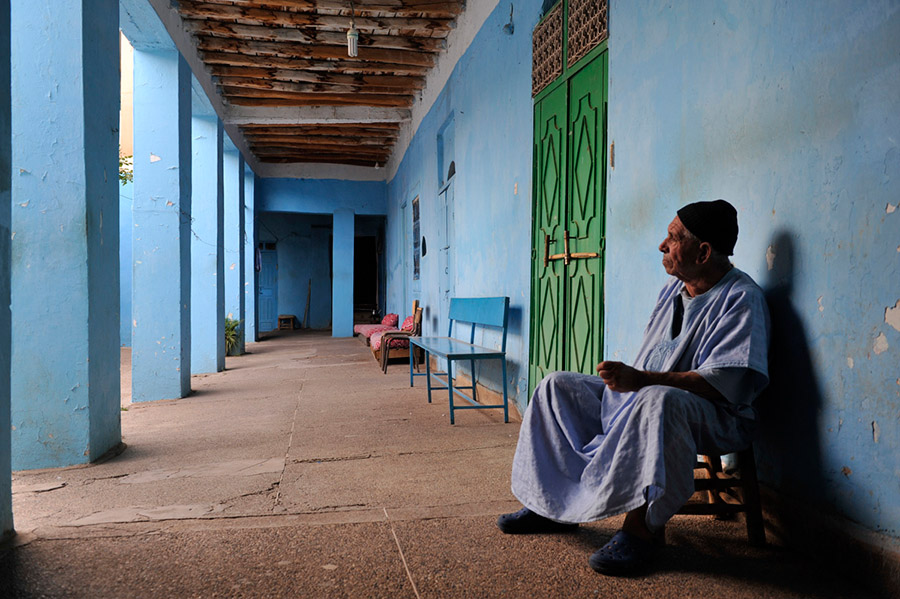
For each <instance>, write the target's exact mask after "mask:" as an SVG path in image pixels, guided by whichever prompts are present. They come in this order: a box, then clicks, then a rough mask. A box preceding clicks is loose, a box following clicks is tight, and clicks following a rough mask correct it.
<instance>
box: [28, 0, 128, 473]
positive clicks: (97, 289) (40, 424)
mask: <svg viewBox="0 0 900 599" xmlns="http://www.w3.org/2000/svg"><path fill="white" fill-rule="evenodd" d="M116 6H117V5H116V3H115V2H114V1H113V0H91V1H85V2H72V3H62V4H61V3H58V2H53V1H51V0H40V1H35V2H30V3H27V5H26V3H21V2H17V3H15V5H14V6H13V9H12V13H11V15H12V23H13V24H14V26H13V27H12V50H11V54H12V63H13V68H12V131H13V136H14V138H15V140H16V143H15V146H14V147H13V165H14V170H15V172H16V173H17V175H16V177H15V179H14V181H13V194H12V195H13V205H14V206H15V209H14V210H13V213H12V232H11V233H10V237H11V238H12V250H11V251H12V266H11V268H12V272H13V274H12V291H11V294H12V306H13V314H14V318H13V323H12V336H13V339H14V342H13V344H12V358H11V359H12V366H11V370H12V377H11V378H12V390H11V393H12V425H11V426H12V442H13V453H12V461H13V468H14V469H24V468H44V467H56V466H65V465H70V464H76V463H83V462H87V461H89V460H93V459H96V458H98V457H100V456H101V455H103V454H104V453H105V452H106V451H107V450H109V449H110V448H112V447H113V446H115V445H116V444H118V443H119V440H120V436H121V435H120V432H121V430H120V421H119V418H120V412H119V313H118V309H119V299H118V292H119V267H118V263H117V261H118V257H119V244H118V236H119V223H118V212H119V206H118V189H117V187H118V177H117V171H118V167H117V153H118V119H119V76H118V73H119V65H118V44H119V40H118V10H116ZM60 298H65V301H60ZM61 331H64V334H61Z"/></svg>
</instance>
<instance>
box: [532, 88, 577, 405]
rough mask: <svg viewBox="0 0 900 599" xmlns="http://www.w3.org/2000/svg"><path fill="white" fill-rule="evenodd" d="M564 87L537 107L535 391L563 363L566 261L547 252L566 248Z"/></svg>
mask: <svg viewBox="0 0 900 599" xmlns="http://www.w3.org/2000/svg"><path fill="white" fill-rule="evenodd" d="M566 129H567V126H566V89H565V86H562V87H559V88H557V90H556V91H555V92H553V93H552V94H550V95H548V96H547V97H545V98H544V100H543V101H541V102H539V103H538V104H537V105H535V107H534V181H535V184H534V195H533V197H534V202H535V204H534V213H533V214H534V217H533V218H534V220H533V226H534V228H533V231H534V233H533V245H532V247H533V248H534V250H535V251H533V252H532V258H533V259H532V281H531V285H532V286H531V289H532V292H531V314H532V319H531V321H532V327H531V331H532V333H531V340H532V343H531V368H529V386H530V388H531V389H533V388H534V386H535V385H536V384H537V382H538V381H540V380H541V379H542V378H543V377H544V375H546V374H547V373H549V372H552V371H554V370H561V369H562V366H563V342H564V336H563V329H564V326H565V325H564V319H565V312H564V310H563V308H564V306H565V304H564V293H565V288H564V285H563V283H564V281H565V273H564V266H565V265H564V264H563V261H561V260H545V259H544V254H545V253H550V254H557V253H559V252H562V251H563V247H562V243H563V241H562V239H563V230H564V226H563V217H564V215H563V210H564V209H565V186H566V148H567V145H568V143H567V141H566Z"/></svg>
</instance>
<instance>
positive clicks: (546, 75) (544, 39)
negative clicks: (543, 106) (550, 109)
mask: <svg viewBox="0 0 900 599" xmlns="http://www.w3.org/2000/svg"><path fill="white" fill-rule="evenodd" d="M562 26H563V20H562V2H560V3H559V4H558V5H557V6H556V8H554V9H553V10H551V11H550V12H549V13H548V14H547V17H546V18H545V19H544V20H543V21H541V23H540V24H539V25H538V26H537V27H536V28H535V30H534V35H533V37H532V69H531V94H532V95H535V96H536V95H537V94H538V92H540V91H541V90H542V89H544V88H545V87H547V86H548V85H549V84H550V83H551V82H552V81H553V80H554V79H556V78H557V77H559V76H560V75H561V74H562V67H563V56H562V29H563V27H562Z"/></svg>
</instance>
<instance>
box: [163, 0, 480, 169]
mask: <svg viewBox="0 0 900 599" xmlns="http://www.w3.org/2000/svg"><path fill="white" fill-rule="evenodd" d="M172 4H173V7H174V8H175V10H176V11H177V13H178V15H179V17H180V19H181V23H182V27H183V29H184V31H185V32H187V33H188V34H189V35H190V38H191V40H192V42H193V44H194V46H195V48H196V51H197V55H198V56H199V58H200V60H202V62H203V63H204V65H205V67H206V69H207V70H208V72H209V74H210V75H211V76H212V81H213V82H214V84H215V87H216V90H217V92H218V94H219V96H220V98H221V100H222V103H223V105H225V106H234V107H238V106H240V107H255V109H256V110H255V111H253V112H252V113H253V114H259V115H263V116H261V117H260V118H259V119H258V121H257V122H254V121H253V119H252V118H250V119H245V120H244V122H241V123H240V124H239V125H238V127H239V130H240V132H241V134H242V135H243V137H244V140H245V142H246V145H247V147H248V148H249V149H250V151H251V152H252V153H253V154H254V155H255V156H256V158H257V159H258V160H259V161H260V162H263V163H282V164H287V163H332V164H346V165H355V166H383V165H384V164H385V163H386V162H387V160H388V158H389V156H390V154H391V151H392V148H393V145H394V143H395V142H396V140H397V135H398V131H399V129H400V126H401V123H402V118H403V115H405V114H408V109H409V108H410V107H411V106H412V105H413V102H414V101H415V99H416V95H417V94H418V93H419V92H420V91H421V90H422V89H423V88H424V86H425V77H426V75H427V74H428V72H429V70H430V69H432V68H433V67H434V65H435V61H436V58H437V55H438V53H440V52H441V51H442V50H443V49H444V47H445V44H446V37H447V35H448V34H449V32H450V31H451V29H452V28H453V27H454V26H455V22H456V19H457V17H458V16H459V14H460V13H461V12H462V10H463V7H464V4H465V3H464V2H463V1H440V2H439V1H436V0H354V2H353V9H354V10H353V12H354V21H355V25H356V28H357V29H358V30H359V53H358V56H356V57H355V58H351V57H349V56H348V53H347V30H348V29H349V27H350V21H351V4H350V2H349V0H347V1H343V0H318V1H314V0H204V1H202V2H201V1H197V0H173V3H172ZM265 107H271V108H276V109H283V108H286V107H333V108H334V109H335V110H332V111H330V114H336V113H337V112H338V110H339V109H340V108H342V107H347V108H355V109H356V110H354V111H353V112H352V113H348V114H357V115H361V118H359V119H358V120H357V122H352V121H348V119H329V118H327V114H329V111H323V112H322V114H323V117H322V118H321V121H320V122H310V119H308V118H306V119H303V120H302V122H301V121H300V120H298V122H297V123H290V122H285V121H284V119H280V120H279V121H278V122H273V121H272V120H270V119H266V118H264V115H265V114H267V112H266V111H265V110H264V108H265ZM359 109H371V110H372V112H373V113H377V114H378V115H379V117H378V118H373V119H369V118H366V112H365V110H362V111H360V110H359ZM392 109H393V110H392ZM391 115H396V116H395V117H393V118H392V116H391ZM336 120H337V121H339V122H335V121H336Z"/></svg>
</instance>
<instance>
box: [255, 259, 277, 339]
mask: <svg viewBox="0 0 900 599" xmlns="http://www.w3.org/2000/svg"><path fill="white" fill-rule="evenodd" d="M275 248H276V246H275V244H274V243H271V242H261V243H260V244H259V255H260V269H259V292H258V295H257V301H258V306H259V307H258V310H259V331H260V332H264V331H274V330H275V329H276V328H277V327H278V252H277V251H276V249H275Z"/></svg>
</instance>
